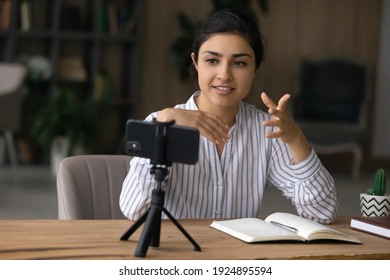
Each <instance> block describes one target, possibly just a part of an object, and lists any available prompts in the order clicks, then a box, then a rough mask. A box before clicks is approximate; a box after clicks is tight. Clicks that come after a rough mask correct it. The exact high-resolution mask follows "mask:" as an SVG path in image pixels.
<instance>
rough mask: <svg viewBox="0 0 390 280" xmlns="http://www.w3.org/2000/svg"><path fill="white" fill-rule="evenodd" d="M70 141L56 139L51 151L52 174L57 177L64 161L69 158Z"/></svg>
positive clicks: (60, 138) (65, 138)
mask: <svg viewBox="0 0 390 280" xmlns="http://www.w3.org/2000/svg"><path fill="white" fill-rule="evenodd" d="M69 146H70V140H69V138H68V137H62V136H59V137H56V138H55V139H54V141H53V144H52V146H51V151H50V164H51V172H52V174H53V175H54V176H56V175H57V170H58V167H59V165H60V162H61V160H62V159H64V158H65V157H67V156H68V152H69Z"/></svg>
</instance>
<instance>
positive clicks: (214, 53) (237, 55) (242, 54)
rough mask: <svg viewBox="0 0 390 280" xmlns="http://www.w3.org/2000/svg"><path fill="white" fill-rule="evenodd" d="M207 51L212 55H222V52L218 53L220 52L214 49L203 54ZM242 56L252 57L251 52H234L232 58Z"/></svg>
mask: <svg viewBox="0 0 390 280" xmlns="http://www.w3.org/2000/svg"><path fill="white" fill-rule="evenodd" d="M205 53H208V54H211V55H215V56H218V57H221V56H222V54H220V53H218V52H214V51H204V52H203V53H202V54H205ZM241 56H248V57H251V56H250V54H248V53H236V54H232V56H231V57H232V58H237V57H241Z"/></svg>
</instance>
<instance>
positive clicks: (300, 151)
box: [261, 92, 310, 162]
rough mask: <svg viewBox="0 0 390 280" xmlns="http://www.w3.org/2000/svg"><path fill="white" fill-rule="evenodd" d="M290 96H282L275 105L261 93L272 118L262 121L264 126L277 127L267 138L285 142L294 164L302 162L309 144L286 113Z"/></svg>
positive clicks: (308, 149)
mask: <svg viewBox="0 0 390 280" xmlns="http://www.w3.org/2000/svg"><path fill="white" fill-rule="evenodd" d="M290 97H291V96H290V94H285V95H283V96H282V97H281V98H280V99H279V101H278V104H277V105H276V104H275V103H274V102H273V101H272V100H271V99H270V98H269V97H268V95H267V94H266V93H265V92H263V93H261V99H262V101H263V103H264V104H265V105H266V106H267V107H268V113H269V114H270V115H272V116H273V118H272V119H271V120H267V121H264V122H263V124H264V126H272V127H277V128H278V130H276V131H274V132H269V133H267V134H266V137H267V138H280V139H281V140H282V141H283V142H285V143H286V144H287V145H288V146H289V148H290V150H291V152H292V154H293V157H294V161H295V162H299V161H302V160H304V159H305V158H306V157H307V156H308V155H309V153H310V144H309V143H308V141H307V139H306V137H305V136H304V134H303V132H302V130H301V128H300V127H299V126H298V124H297V123H296V122H295V121H294V120H293V119H292V117H291V116H290V115H289V114H288V113H287V110H286V107H287V103H288V101H289V99H290Z"/></svg>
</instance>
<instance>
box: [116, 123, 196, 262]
mask: <svg viewBox="0 0 390 280" xmlns="http://www.w3.org/2000/svg"><path fill="white" fill-rule="evenodd" d="M153 124H154V126H155V135H154V152H153V153H152V154H153V158H151V160H150V163H151V164H152V167H151V169H150V174H152V175H154V179H155V181H156V182H157V187H156V188H155V189H154V190H152V199H151V205H150V208H149V209H148V210H147V211H146V212H145V213H144V214H143V215H142V216H141V217H140V218H139V219H138V220H137V221H136V222H135V223H134V224H133V225H132V226H131V227H130V228H129V229H128V230H127V231H126V232H125V233H124V234H123V235H122V237H121V238H120V240H128V239H129V238H130V236H131V235H132V234H133V233H134V232H135V231H136V230H137V229H138V228H139V227H140V226H141V225H142V224H144V223H145V225H144V228H143V231H142V234H141V237H140V239H139V241H138V244H137V247H136V250H135V254H134V255H135V256H136V257H145V256H146V253H147V250H148V247H149V246H152V247H159V246H160V232H161V215H162V213H164V214H165V215H166V216H167V217H168V218H169V219H170V220H171V221H172V222H173V223H174V224H175V225H176V227H177V228H178V229H179V230H180V231H181V232H182V234H183V235H184V236H185V237H186V238H187V239H188V240H189V241H190V242H191V243H192V245H193V246H194V250H195V251H201V248H200V246H199V245H198V244H197V243H196V241H195V240H194V239H193V238H192V237H191V236H190V235H189V234H188V233H187V231H186V230H185V229H184V228H183V227H182V226H181V225H180V224H179V222H178V221H177V220H176V219H175V218H174V217H173V216H172V215H171V213H169V211H168V210H167V209H166V208H165V207H164V198H165V191H164V190H163V189H162V183H163V182H164V180H165V178H166V176H167V175H168V174H169V169H168V167H169V166H171V163H170V162H168V160H167V159H166V156H167V155H166V150H167V148H166V147H167V146H166V145H167V137H168V136H169V129H167V128H168V127H169V126H171V125H173V124H174V122H168V123H162V122H157V121H156V120H153ZM167 133H168V134H167ZM130 142H131V145H134V143H133V142H134V141H130ZM137 153H138V152H137Z"/></svg>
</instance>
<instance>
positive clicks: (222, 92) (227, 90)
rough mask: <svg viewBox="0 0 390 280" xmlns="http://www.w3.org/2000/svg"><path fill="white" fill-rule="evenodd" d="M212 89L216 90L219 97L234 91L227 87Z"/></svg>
mask: <svg viewBox="0 0 390 280" xmlns="http://www.w3.org/2000/svg"><path fill="white" fill-rule="evenodd" d="M213 88H214V89H216V91H217V93H218V94H220V95H226V94H229V93H231V92H232V91H233V90H234V88H232V87H227V86H213Z"/></svg>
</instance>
